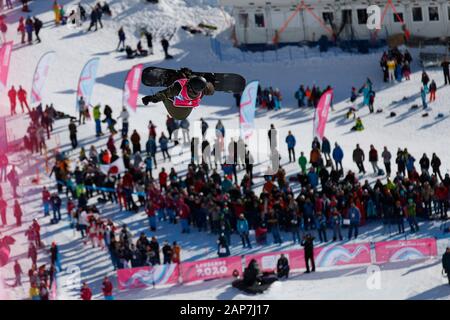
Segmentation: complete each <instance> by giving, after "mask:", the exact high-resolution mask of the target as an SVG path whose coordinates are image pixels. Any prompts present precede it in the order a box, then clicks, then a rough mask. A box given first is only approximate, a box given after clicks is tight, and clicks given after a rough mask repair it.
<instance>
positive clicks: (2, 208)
mask: <svg viewBox="0 0 450 320" xmlns="http://www.w3.org/2000/svg"><path fill="white" fill-rule="evenodd" d="M7 208H8V203H7V202H6V201H5V200H4V199H3V198H0V216H1V218H2V227H5V226H6V225H7V224H8V223H7V221H6V209H7Z"/></svg>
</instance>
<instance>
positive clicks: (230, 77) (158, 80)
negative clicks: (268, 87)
mask: <svg viewBox="0 0 450 320" xmlns="http://www.w3.org/2000/svg"><path fill="white" fill-rule="evenodd" d="M191 76H201V77H204V78H205V79H206V80H207V81H208V82H211V83H212V84H213V85H214V89H215V91H219V92H229V93H241V92H242V91H244V89H245V85H246V81H245V79H244V77H242V76H241V75H239V74H235V73H215V72H192V73H191ZM183 77H184V75H182V74H181V72H180V71H179V70H174V69H165V68H158V67H148V68H145V69H144V71H143V72H142V84H144V85H145V86H148V87H169V86H170V85H172V84H173V83H174V82H175V81H177V80H178V79H181V78H183Z"/></svg>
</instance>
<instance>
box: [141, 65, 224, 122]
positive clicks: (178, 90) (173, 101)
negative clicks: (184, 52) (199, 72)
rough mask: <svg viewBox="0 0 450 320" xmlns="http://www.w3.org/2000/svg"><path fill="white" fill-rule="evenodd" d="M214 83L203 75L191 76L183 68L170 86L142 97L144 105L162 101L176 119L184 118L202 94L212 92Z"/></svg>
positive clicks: (199, 100)
mask: <svg viewBox="0 0 450 320" xmlns="http://www.w3.org/2000/svg"><path fill="white" fill-rule="evenodd" d="M214 91H215V90H214V85H213V84H212V82H209V81H207V80H206V79H205V78H204V77H200V76H193V75H192V71H191V70H189V69H187V68H183V69H181V70H180V72H179V78H178V80H176V81H175V82H174V83H173V84H172V85H171V86H170V87H168V88H167V89H165V90H162V91H160V92H158V93H156V94H155V95H152V96H146V97H144V98H143V99H142V102H143V103H144V104H145V105H148V104H149V103H150V102H152V103H157V102H160V101H162V102H163V103H164V106H165V107H166V109H167V112H169V114H170V115H171V116H172V118H174V119H176V120H184V119H186V118H187V117H188V116H189V115H190V114H191V112H192V110H193V109H194V108H196V107H198V106H199V105H200V102H201V100H202V98H203V96H210V95H213V94H214Z"/></svg>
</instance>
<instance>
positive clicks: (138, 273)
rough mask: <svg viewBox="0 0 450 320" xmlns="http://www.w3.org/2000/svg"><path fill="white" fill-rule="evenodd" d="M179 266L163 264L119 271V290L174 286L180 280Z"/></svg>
mask: <svg viewBox="0 0 450 320" xmlns="http://www.w3.org/2000/svg"><path fill="white" fill-rule="evenodd" d="M179 275H180V274H179V267H178V264H163V265H157V266H153V267H149V266H148V267H140V268H131V269H119V270H117V282H118V284H119V290H124V289H136V288H146V287H153V286H164V285H174V284H177V283H178V279H179Z"/></svg>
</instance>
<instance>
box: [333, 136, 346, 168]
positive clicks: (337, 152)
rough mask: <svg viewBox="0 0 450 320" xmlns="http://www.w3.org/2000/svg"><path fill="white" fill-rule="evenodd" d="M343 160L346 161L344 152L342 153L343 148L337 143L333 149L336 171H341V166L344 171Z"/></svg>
mask: <svg viewBox="0 0 450 320" xmlns="http://www.w3.org/2000/svg"><path fill="white" fill-rule="evenodd" d="M342 159H344V151H342V148H341V147H340V146H339V145H338V143H337V142H336V143H335V144H334V149H333V160H334V162H335V163H336V170H339V165H340V166H341V169H340V170H342V171H344V168H343V167H342Z"/></svg>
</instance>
